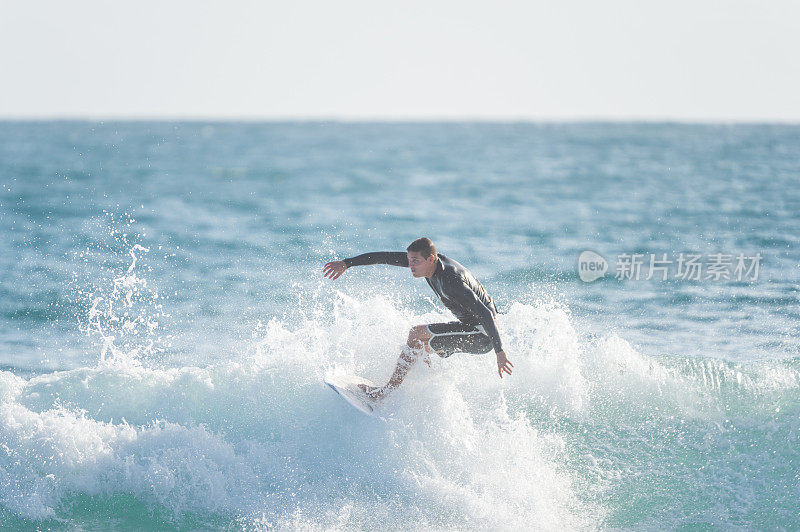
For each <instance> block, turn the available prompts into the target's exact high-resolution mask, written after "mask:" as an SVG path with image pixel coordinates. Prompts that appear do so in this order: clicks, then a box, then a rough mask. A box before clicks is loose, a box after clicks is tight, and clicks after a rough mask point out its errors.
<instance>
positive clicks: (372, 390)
mask: <svg viewBox="0 0 800 532" xmlns="http://www.w3.org/2000/svg"><path fill="white" fill-rule="evenodd" d="M358 387H359V388H361V390H362V391H363V392H364V393H366V394H367V397H369V398H371V399H375V400H380V399H383V398H384V397H385V396H386V393H387V392H386V389H385V386H367V385H366V384H359V385H358Z"/></svg>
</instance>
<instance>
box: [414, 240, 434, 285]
mask: <svg viewBox="0 0 800 532" xmlns="http://www.w3.org/2000/svg"><path fill="white" fill-rule="evenodd" d="M406 252H407V253H408V266H409V267H410V268H411V274H412V275H413V276H414V277H430V276H431V275H433V272H435V271H436V258H437V256H436V246H434V245H433V242H431V239H430V238H424V237H423V238H418V239H416V240H414V241H413V242H412V243H411V244H410V245H409V246H408V247H407V248H406Z"/></svg>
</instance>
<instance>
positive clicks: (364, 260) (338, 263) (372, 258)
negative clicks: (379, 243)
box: [322, 251, 408, 279]
mask: <svg viewBox="0 0 800 532" xmlns="http://www.w3.org/2000/svg"><path fill="white" fill-rule="evenodd" d="M369 264H389V265H390V266H402V267H405V268H408V255H407V254H406V253H405V252H403V251H372V252H370V253H364V254H362V255H358V256H356V257H350V258H349V259H344V260H335V261H331V262H329V263H327V264H325V266H323V267H322V274H323V275H324V276H325V277H327V278H328V279H338V278H339V277H340V276H341V275H342V274H343V273H344V271H345V270H346V269H347V268H349V267H351V266H367V265H369Z"/></svg>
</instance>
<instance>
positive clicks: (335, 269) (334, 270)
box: [322, 260, 347, 279]
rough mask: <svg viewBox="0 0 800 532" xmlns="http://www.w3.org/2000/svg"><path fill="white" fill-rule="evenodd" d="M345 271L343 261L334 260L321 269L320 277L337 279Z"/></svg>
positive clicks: (345, 265)
mask: <svg viewBox="0 0 800 532" xmlns="http://www.w3.org/2000/svg"><path fill="white" fill-rule="evenodd" d="M346 269H347V264H345V263H344V261H343V260H335V261H333V262H329V263H327V264H326V265H325V266H323V267H322V275H324V276H325V277H327V278H328V279H338V278H339V276H340V275H342V274H343V273H344V271H345V270H346Z"/></svg>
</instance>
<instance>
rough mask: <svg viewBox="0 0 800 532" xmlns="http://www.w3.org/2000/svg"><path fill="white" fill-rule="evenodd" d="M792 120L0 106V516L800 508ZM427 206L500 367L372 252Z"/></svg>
mask: <svg viewBox="0 0 800 532" xmlns="http://www.w3.org/2000/svg"><path fill="white" fill-rule="evenodd" d="M799 178H800V126H796V125H769V124H765V125H756V124H753V125H743V124H717V125H714V124H672V123H369V122H365V123H346V122H285V123H279V122H275V123H233V122H230V123H226V122H208V123H205V122H181V123H173V122H81V121H38V122H36V121H33V122H0V185H2V189H0V235H1V238H0V283H1V285H0V312H1V313H2V319H1V320H0V527H2V528H7V529H19V530H38V529H42V530H73V529H79V530H141V529H157V530H205V529H221V530H267V529H303V530H321V529H325V530H328V529H337V530H374V529H390V530H395V529H436V530H452V529H458V530H486V529H504V530H519V529H534V530H536V529H538V530H561V529H568V530H594V529H600V530H607V529H615V530H616V529H619V530H628V529H636V530H641V529H647V530H654V529H702V530H730V529H786V530H789V529H800V511H799V510H798V504H797V501H798V499H800V399H799V397H800V394H799V393H798V392H800V358H799V357H800V328H799V327H798V319H800V306H798V296H799V295H800V252H799V251H798V244H800V214H798V213H800V180H799ZM421 236H427V237H430V238H431V239H432V240H433V241H434V243H435V244H436V245H437V247H438V249H439V250H440V251H441V252H442V253H443V254H445V255H447V256H448V257H450V258H452V259H455V260H457V261H459V262H460V263H461V264H463V265H464V266H466V267H467V268H469V269H470V271H472V273H473V274H474V275H475V276H476V277H477V278H478V279H479V280H480V281H481V282H482V284H483V285H484V286H485V287H486V289H487V290H488V291H489V293H490V294H491V295H492V296H493V298H494V300H495V302H496V305H497V307H498V309H499V311H500V314H499V315H498V318H497V322H498V328H499V330H500V334H501V337H502V338H503V342H504V345H505V349H506V353H507V354H508V357H509V359H510V360H511V361H512V362H513V364H514V372H513V374H512V375H510V376H507V377H506V378H504V379H502V380H501V379H500V378H498V375H497V370H496V364H495V361H494V357H493V355H491V354H487V355H466V354H455V355H453V356H451V357H449V358H446V359H440V358H439V357H433V358H434V360H432V364H431V366H430V367H428V366H425V365H423V364H420V365H418V366H417V367H415V368H413V369H412V371H411V372H410V374H409V376H408V378H407V380H406V382H405V383H404V384H403V385H402V387H401V388H399V389H398V390H397V391H396V392H395V393H394V394H392V395H391V396H390V397H389V398H388V399H387V400H386V402H385V404H384V406H383V408H382V411H381V417H367V416H364V415H363V414H361V413H359V412H357V411H355V410H354V409H353V408H351V407H349V406H348V405H347V404H346V403H345V402H344V401H342V400H341V399H340V398H338V397H337V396H336V395H335V394H334V393H333V392H332V391H331V390H330V389H328V388H327V387H326V386H325V385H324V383H323V379H324V377H325V376H326V375H332V374H338V373H346V374H356V375H360V376H363V377H367V378H369V379H371V380H374V381H378V382H385V381H386V380H387V379H388V377H389V375H390V374H391V371H392V369H393V367H394V363H395V361H396V359H397V356H398V354H399V353H400V349H401V347H402V346H403V344H404V342H405V339H406V336H407V334H408V330H409V329H410V328H411V327H412V326H414V325H417V324H424V323H431V322H440V321H449V320H451V319H452V316H451V315H450V314H449V313H448V311H447V310H446V309H445V308H444V307H443V306H442V304H441V303H440V302H439V301H438V300H437V299H436V297H435V295H434V294H433V292H431V291H430V289H429V288H428V286H427V285H426V283H425V282H424V281H423V280H420V279H414V278H412V277H411V274H410V272H409V271H408V270H405V269H403V268H397V267H392V266H385V265H375V266H364V267H354V268H351V269H349V270H348V271H347V272H345V274H344V275H343V276H342V277H340V278H339V279H337V280H335V281H331V280H328V279H325V278H323V276H322V266H323V265H324V264H325V263H326V262H327V261H330V260H336V259H341V258H345V257H350V256H354V255H357V254H359V253H363V252H367V251H380V250H397V251H404V250H405V248H406V246H407V245H408V244H409V243H410V242H411V241H412V240H414V239H416V238H418V237H421Z"/></svg>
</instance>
